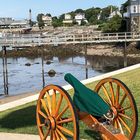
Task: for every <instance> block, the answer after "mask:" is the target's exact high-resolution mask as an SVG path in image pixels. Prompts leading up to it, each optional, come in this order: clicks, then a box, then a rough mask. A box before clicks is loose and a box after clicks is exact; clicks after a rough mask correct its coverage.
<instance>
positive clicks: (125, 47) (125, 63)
mask: <svg viewBox="0 0 140 140" xmlns="http://www.w3.org/2000/svg"><path fill="white" fill-rule="evenodd" d="M126 49H127V42H126V41H125V44H124V49H123V54H124V67H127V53H126Z"/></svg>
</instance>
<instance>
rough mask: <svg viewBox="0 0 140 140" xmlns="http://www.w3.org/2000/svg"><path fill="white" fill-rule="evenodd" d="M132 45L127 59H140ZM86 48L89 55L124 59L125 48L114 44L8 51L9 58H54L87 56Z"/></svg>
mask: <svg viewBox="0 0 140 140" xmlns="http://www.w3.org/2000/svg"><path fill="white" fill-rule="evenodd" d="M135 46H136V45H135V44H131V45H129V46H128V47H127V49H126V54H127V57H132V58H140V49H137V48H136V47H135ZM85 47H87V55H89V56H90V55H95V56H110V57H123V56H124V47H123V46H119V45H118V46H116V45H114V44H112V45H110V44H106V45H105V44H94V45H93V44H92V45H84V44H83V45H81V44H79V45H73V44H71V45H59V46H39V47H32V48H26V49H22V50H21V49H19V50H8V51H7V57H33V58H34V57H40V56H42V55H43V56H46V57H53V56H58V57H61V56H66V57H69V56H76V55H85ZM0 57H2V51H1V52H0Z"/></svg>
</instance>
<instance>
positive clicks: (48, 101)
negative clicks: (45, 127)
mask: <svg viewBox="0 0 140 140" xmlns="http://www.w3.org/2000/svg"><path fill="white" fill-rule="evenodd" d="M45 95H46V98H47V103H48V107H49V112H50V114H51V113H52V110H51V98H50V95H49V93H48V92H46V94H45Z"/></svg>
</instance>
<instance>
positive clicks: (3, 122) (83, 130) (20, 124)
mask: <svg viewBox="0 0 140 140" xmlns="http://www.w3.org/2000/svg"><path fill="white" fill-rule="evenodd" d="M139 75H140V68H139V69H136V70H132V71H129V72H126V73H123V74H119V75H116V76H113V77H114V78H118V79H120V80H121V81H123V82H124V83H125V84H126V85H127V86H128V87H129V89H130V90H131V91H132V94H133V96H134V98H135V101H136V104H137V108H138V115H139V116H140V98H139V92H140V86H139V85H140V78H139ZM96 84H97V82H94V83H90V84H88V85H87V86H88V87H89V88H91V89H94V87H95V85H96ZM72 92H73V91H72V90H70V91H69V93H70V94H71V95H72ZM35 113H36V102H32V103H29V104H26V105H23V106H19V107H16V108H13V109H10V110H7V111H4V112H0V132H10V133H26V134H38V130H37V126H36V115H35ZM80 137H81V138H84V139H88V140H93V139H95V140H97V139H98V140H99V139H100V136H99V135H98V134H95V133H94V132H92V131H91V130H90V129H88V127H87V126H85V124H83V123H82V122H80ZM139 139H140V120H139V125H138V132H137V135H136V138H135V140H139Z"/></svg>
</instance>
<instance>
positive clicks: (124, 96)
mask: <svg viewBox="0 0 140 140" xmlns="http://www.w3.org/2000/svg"><path fill="white" fill-rule="evenodd" d="M125 98H126V94H124V95H123V97H122V99H121V101H120V104H119V106H121V105H122V104H123V102H124V100H125Z"/></svg>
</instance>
